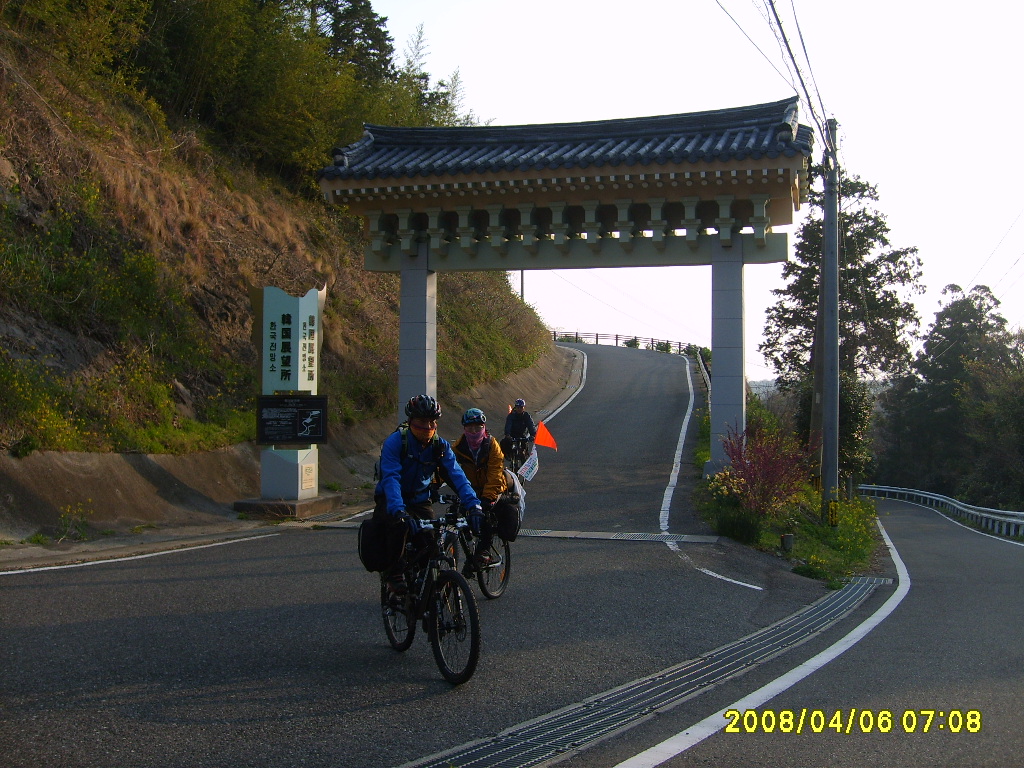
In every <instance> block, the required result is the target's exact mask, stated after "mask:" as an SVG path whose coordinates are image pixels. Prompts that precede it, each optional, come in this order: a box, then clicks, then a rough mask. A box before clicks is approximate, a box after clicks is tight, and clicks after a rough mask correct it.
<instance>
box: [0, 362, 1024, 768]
mask: <svg viewBox="0 0 1024 768" xmlns="http://www.w3.org/2000/svg"><path fill="white" fill-rule="evenodd" d="M585 349H586V352H587V355H588V378H587V384H586V386H585V387H584V388H583V390H582V391H581V392H580V394H579V395H578V396H577V397H576V398H575V399H574V400H573V401H572V403H571V404H570V405H569V406H568V407H567V408H565V409H564V410H563V411H561V412H560V413H558V414H557V416H556V417H555V418H552V419H550V422H549V426H550V429H551V431H552V433H553V434H554V436H555V438H556V439H557V440H558V445H559V450H558V451H557V452H553V451H548V450H546V449H541V450H542V453H541V466H540V472H539V473H538V475H537V477H536V479H535V480H534V481H532V482H531V483H530V484H529V485H528V496H527V519H526V521H525V523H524V524H525V525H526V526H527V527H530V528H534V529H556V530H578V531H605V532H620V533H621V532H634V533H647V534H654V533H657V532H659V531H660V530H661V529H662V525H661V510H662V507H663V504H664V499H665V488H666V484H667V482H668V478H669V477H670V475H671V472H672V464H673V458H674V454H675V450H676V444H677V441H678V437H679V432H680V429H681V426H682V424H683V420H684V418H685V414H686V412H687V411H688V408H689V405H690V394H689V387H688V383H687V376H686V371H685V365H686V362H685V361H684V360H683V359H682V358H679V357H677V356H669V355H664V354H659V353H653V352H645V351H642V350H626V349H621V348H619V349H616V348H610V347H586V348H585ZM683 454H684V463H683V473H682V476H681V480H680V486H679V488H677V489H676V492H675V494H674V495H673V496H672V503H671V505H669V513H670V514H669V516H668V526H667V527H668V530H669V531H671V532H673V533H688V534H706V533H708V532H709V531H708V530H707V528H706V527H705V526H704V524H703V523H702V522H701V521H700V520H699V519H697V518H696V516H695V515H694V514H693V513H692V511H690V507H689V498H688V492H687V491H686V489H687V487H688V486H687V483H688V482H690V481H691V480H692V477H691V476H690V475H688V474H687V473H688V472H690V471H691V470H689V466H692V465H690V464H687V462H688V460H689V459H688V449H684V451H683ZM687 478H690V479H689V480H688V479H687ZM888 504H890V503H887V505H888ZM893 506H894V509H895V511H894V513H893V514H892V515H888V516H886V517H885V525H886V528H887V529H889V530H890V533H891V534H892V537H893V540H894V542H895V543H896V546H897V548H898V549H899V550H900V552H901V553H902V554H903V556H904V558H905V559H906V562H907V567H908V569H909V570H910V574H911V578H912V579H913V584H914V586H913V587H912V589H911V592H910V593H909V594H908V596H907V597H906V598H905V599H904V601H903V603H901V604H900V606H899V607H898V608H897V610H896V611H894V612H893V614H892V616H890V617H889V619H888V620H886V621H885V622H883V623H882V624H881V625H880V626H879V627H878V628H876V629H875V630H874V631H872V632H871V633H869V634H868V635H867V637H866V638H865V639H864V640H863V641H861V642H860V643H858V644H857V645H856V646H854V647H853V648H852V649H850V650H849V651H847V652H846V653H845V654H843V655H842V656H840V657H839V658H838V659H836V660H835V661H833V662H831V663H830V664H828V665H827V666H826V667H824V668H823V669H821V670H819V671H818V672H816V673H815V674H814V675H811V676H810V677H809V678H807V679H806V680H804V681H803V682H802V683H800V684H798V685H796V686H793V687H792V688H790V689H789V690H787V691H785V692H784V693H782V694H780V695H779V697H777V698H776V699H774V700H772V701H771V702H769V703H767V704H765V707H772V708H775V709H779V710H781V709H782V708H784V707H788V708H790V709H800V708H812V709H813V708H817V709H822V710H823V711H825V710H828V711H829V713H830V714H831V712H832V711H835V710H836V709H837V708H842V709H844V710H846V709H849V708H851V707H856V708H857V709H858V710H861V709H865V710H871V711H873V712H877V711H880V710H881V709H882V708H883V707H887V708H888V709H890V710H892V711H894V712H899V713H900V714H902V712H903V711H905V710H909V709H914V710H922V709H931V708H934V709H937V710H943V711H946V710H951V709H954V708H959V710H961V711H963V712H965V713H966V712H967V711H968V710H978V711H981V712H982V714H983V718H984V725H983V729H982V731H981V733H980V734H971V733H967V732H964V729H961V733H959V734H950V733H949V732H948V731H946V732H932V733H929V734H922V733H917V734H912V735H908V734H903V733H899V734H897V733H895V732H892V733H889V734H887V735H886V736H885V738H884V739H881V738H879V737H880V736H881V734H877V733H874V734H868V735H865V736H863V737H862V736H861V735H859V734H851V735H845V734H844V735H839V736H834V737H833V736H832V735H831V734H829V733H825V732H823V733H821V734H811V735H807V736H804V735H801V736H799V737H797V736H796V735H794V734H788V735H782V734H779V733H775V734H771V735H769V734H763V733H756V734H746V733H744V734H739V735H737V734H724V733H719V734H717V735H714V736H711V737H710V738H708V739H706V740H704V741H703V742H701V743H699V744H697V745H696V746H693V747H691V748H690V749H688V750H687V751H685V752H683V753H682V754H681V755H679V756H677V757H675V758H672V762H670V763H669V764H671V765H704V764H716V765H722V764H725V765H762V764H763V765H774V766H785V765H812V764H813V765H819V764H820V765H854V764H856V765H863V764H865V763H866V762H868V760H867V759H865V758H866V757H869V758H870V760H871V762H873V763H875V764H876V765H946V764H960V765H974V764H978V765H982V764H984V765H1013V764H1015V762H1014V760H1015V759H1016V758H1015V757H1014V756H1016V755H1017V754H1018V753H1019V752H1020V743H1019V742H1020V737H1019V736H1018V735H1017V732H1016V731H1014V730H1013V729H1012V728H1011V727H1010V724H1011V723H1012V722H1013V714H1014V713H1013V704H1014V701H1015V700H1016V698H1017V697H1016V696H1015V694H1016V693H1018V692H1019V691H1020V690H1021V687H1020V685H1019V677H1020V673H1019V669H1020V664H1019V661H1020V653H1019V651H1018V648H1019V645H1020V642H1019V641H1020V631H1019V623H1018V622H1017V620H1016V615H1017V613H1018V611H1017V610H1015V609H1017V608H1019V607H1020V602H1021V598H1020V596H1019V595H1016V594H1015V585H1016V584H1019V583H1020V579H1019V578H1018V576H1019V575H1020V574H1019V573H1018V571H1017V570H1016V569H1018V568H1019V565H1017V563H1018V562H1019V560H1020V552H1019V549H1018V548H1017V547H1014V546H1012V545H1009V544H1006V543H1003V542H997V541H995V540H991V539H987V538H984V537H981V536H979V535H978V534H975V533H972V532H968V531H965V530H963V529H960V528H957V527H956V526H953V525H952V524H950V523H948V522H945V521H943V520H942V519H940V518H938V517H937V516H936V515H935V513H933V512H930V511H919V510H916V509H914V508H909V507H906V505H893ZM887 508H888V507H887ZM904 548H906V551H905V550H904ZM678 550H679V551H673V550H672V549H670V548H669V547H667V546H666V545H665V544H663V543H659V542H655V541H643V540H639V541H637V540H607V539H575V538H574V539H551V538H537V537H520V538H519V540H518V541H517V542H516V543H515V544H514V551H513V555H514V565H513V568H514V572H513V578H512V583H511V585H510V587H509V590H508V592H507V593H506V594H505V595H504V596H503V597H501V598H500V599H499V600H496V601H486V600H481V619H482V627H483V641H484V645H483V655H482V658H481V665H480V667H479V668H478V670H477V673H476V675H475V676H474V678H473V679H472V680H471V681H470V682H469V683H467V684H466V685H463V686H460V687H458V688H452V687H451V686H450V685H448V684H447V683H446V682H444V680H443V679H442V678H441V677H440V674H439V673H438V671H437V669H436V667H435V666H434V663H433V658H432V656H431V653H430V650H429V645H428V643H427V642H426V638H425V637H422V636H418V637H417V639H416V641H415V643H414V644H413V646H412V648H411V649H410V650H409V651H407V652H406V653H404V654H398V653H395V652H394V651H393V650H391V648H390V647H389V646H388V644H387V641H386V639H385V637H384V632H383V627H382V625H381V621H380V617H379V608H378V605H377V596H378V591H377V590H378V586H377V582H376V578H375V577H374V576H373V575H372V574H368V573H366V571H364V570H363V569H362V567H361V565H360V564H359V562H358V559H357V558H356V554H355V535H354V531H353V530H351V529H343V528H327V529H319V530H312V529H310V528H308V527H307V528H299V527H292V528H288V529H272V531H271V532H269V533H268V534H267V535H265V536H261V537H259V538H254V539H250V540H246V541H238V542H235V543H230V544H226V545H223V546H215V547H208V548H205V549H190V550H180V551H175V552H171V553H167V554H164V555H161V556H156V557H148V558H143V559H135V560H127V561H121V562H108V563H103V564H95V565H91V566H87V567H78V568H68V569H61V570H50V571H38V572H31V573H16V574H0V755H3V764H4V765H6V766H10V767H11V768H20V767H21V766H32V768H37V767H38V766H119V767H120V766H140V767H142V766H151V765H152V766H156V765H160V766H299V765H302V766H325V767H326V766H334V767H337V766H344V767H345V768H364V767H365V768H388V767H389V766H397V765H400V764H403V763H406V762H409V761H414V760H417V759H418V758H421V757H423V756H426V755H431V754H435V753H437V752H441V751H443V750H447V749H449V748H452V747H455V746H457V745H460V744H464V743H466V742H470V741H473V740H475V739H483V738H487V737H489V736H492V735H494V734H496V733H499V732H501V731H503V730H505V729H508V728H510V727H512V726H514V725H516V724H518V723H522V722H524V721H527V720H530V719H532V718H536V717H540V716H542V715H545V714H546V713H549V712H552V711H553V710H556V709H558V708H560V707H564V706H568V705H571V704H574V703H576V702H579V701H581V700H583V699H586V698H588V697H591V696H594V695H595V694H598V693H600V692H602V691H606V690H608V689H610V688H612V687H614V686H616V685H620V684H623V683H626V682H629V681H631V680H634V679H637V678H639V677H643V676H646V675H650V674H653V673H655V672H658V671H659V670H663V669H665V668H666V667H669V666H671V665H673V664H677V663H679V662H682V661H685V660H687V659H693V658H695V657H697V656H699V655H700V654H703V653H707V652H709V651H711V650H713V649H715V648H718V647H720V646H722V645H723V644H725V643H728V642H731V641H733V640H735V639H737V638H741V637H744V636H746V635H748V634H750V633H752V632H754V631H756V630H758V629H761V628H762V627H765V626H768V625H770V624H772V623H773V622H776V621H778V620H780V619H782V618H784V617H785V616H788V615H790V614H792V613H793V612H795V611H797V610H799V609H800V608H802V607H803V606H805V605H808V604H810V603H812V602H814V601H815V600H817V599H818V598H820V597H822V596H823V595H824V594H825V590H824V589H823V587H822V586H821V585H820V584H819V583H817V582H813V581H809V580H807V579H802V578H800V577H797V576H795V575H794V574H792V573H790V572H789V570H788V567H787V566H786V565H785V563H784V562H783V561H781V560H779V559H778V558H774V557H771V556H770V555H766V554H762V553H756V552H750V551H748V550H746V549H744V548H742V547H739V546H736V545H734V544H731V543H730V542H728V541H720V542H718V543H715V544H680V545H678ZM893 575H895V572H894V571H893ZM719 577H725V578H719ZM727 579H733V581H729V580H727ZM737 582H742V583H737ZM744 584H746V585H750V586H744ZM754 586H756V587H761V589H754V588H752V587H754ZM893 590H894V587H888V588H880V589H879V590H877V591H876V593H875V594H874V595H873V596H872V597H871V598H870V599H869V600H868V601H867V602H866V603H865V604H864V605H863V606H862V607H861V608H860V609H858V610H857V611H856V612H855V614H854V615H852V616H851V617H850V618H848V619H847V620H845V621H844V622H841V623H840V625H838V626H837V627H835V628H834V629H831V630H829V631H827V632H825V633H823V634H822V635H820V636H818V637H815V638H813V639H811V640H810V641H808V642H806V643H804V644H802V645H799V646H798V647H796V648H795V649H793V650H792V651H789V652H787V653H783V654H782V655H781V656H779V657H778V658H776V659H774V660H772V661H770V662H768V663H766V664H763V665H760V666H758V667H755V668H753V669H751V670H750V671H748V672H747V673H746V674H743V675H742V676H740V677H737V678H734V679H732V680H729V681H726V682H724V683H722V684H720V685H718V686H717V687H715V688H714V689H712V690H711V691H710V692H708V693H705V694H703V695H700V696H698V697H696V698H694V699H692V700H690V701H687V702H685V703H683V704H682V705H680V706H678V707H676V708H675V709H673V710H671V711H670V712H668V713H665V714H663V715H661V716H659V717H657V718H654V719H653V720H651V721H650V722H648V723H645V724H643V725H641V726H638V727H636V728H633V729H631V730H629V731H626V732H625V733H623V734H621V735H619V736H617V737H616V738H613V739H610V740H608V741H605V742H603V743H601V744H599V745H597V746H594V747H592V748H590V749H588V750H586V751H585V752H583V753H581V754H580V755H577V756H576V757H572V758H570V759H569V760H568V761H566V762H565V763H564V765H566V766H574V765H581V766H582V765H587V766H591V765H593V766H600V765H615V764H617V763H619V762H620V761H622V760H625V759H627V758H629V757H632V756H634V755H636V754H638V753H641V752H643V750H645V749H647V748H648V747H650V746H651V745H653V744H657V743H659V742H661V741H662V740H663V739H666V738H668V737H670V736H671V735H673V734H675V733H677V732H679V731H682V730H685V729H686V728H688V727H689V726H690V725H692V724H694V723H696V722H698V721H700V720H701V719H703V718H705V717H707V716H708V715H710V714H712V713H714V712H716V711H717V710H718V709H719V708H721V707H724V706H727V705H728V704H729V702H732V701H737V700H739V699H741V698H742V696H743V695H745V694H746V693H748V692H749V691H751V690H754V689H756V688H758V687H760V686H762V685H764V684H766V683H767V682H770V681H771V680H773V679H775V678H776V677H778V676H779V675H780V674H783V673H784V672H786V671H788V670H789V669H792V668H793V667H794V666H796V665H797V664H799V663H801V662H802V661H804V660H805V659H807V658H809V657H810V656H812V655H814V654H815V653H817V652H818V651H819V650H821V649H823V648H825V647H827V646H828V645H830V644H831V643H833V642H835V640H836V639H837V638H839V637H841V636H842V635H843V634H845V633H846V632H847V631H848V630H849V629H850V628H851V627H853V626H855V625H856V624H858V623H860V621H862V620H863V619H864V618H865V617H867V616H869V615H870V614H871V612H872V611H874V610H876V609H877V608H878V607H879V606H880V605H881V604H882V603H883V602H884V601H885V600H886V599H888V597H889V596H890V595H891V594H892V593H893ZM982 593H983V594H982ZM979 594H982V597H978V596H977V595H979ZM994 638H999V639H998V640H997V639H994ZM833 675H835V677H833ZM865 750H868V751H865ZM1000 750H1003V751H1002V752H1000ZM946 757H950V758H952V759H951V760H945V758H946ZM966 757H970V758H977V759H978V762H976V763H973V762H970V761H969V760H966V761H965V760H964V759H961V758H966ZM1000 757H1002V758H1005V759H1003V760H1002V761H1000V759H999V758H1000ZM1010 758H1013V759H1010ZM914 760H918V762H914ZM929 760H930V762H929ZM887 761H888V762H887ZM985 761H990V762H985Z"/></svg>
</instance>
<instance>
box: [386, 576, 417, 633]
mask: <svg viewBox="0 0 1024 768" xmlns="http://www.w3.org/2000/svg"><path fill="white" fill-rule="evenodd" d="M380 613H381V617H382V618H383V619H384V632H386V633H387V636H388V642H389V643H391V647H392V648H394V649H395V650H396V651H405V650H408V649H409V646H410V645H412V641H413V638H414V637H416V617H415V616H414V615H413V608H412V597H411V596H410V595H405V596H403V597H395V596H394V595H392V594H391V591H390V590H389V589H388V586H387V583H386V582H385V581H384V579H383V578H382V579H381V580H380Z"/></svg>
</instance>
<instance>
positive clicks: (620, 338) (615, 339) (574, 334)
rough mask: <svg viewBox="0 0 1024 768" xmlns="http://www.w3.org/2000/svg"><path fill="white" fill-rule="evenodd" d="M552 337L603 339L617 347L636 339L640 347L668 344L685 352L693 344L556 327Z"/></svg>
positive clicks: (589, 341)
mask: <svg viewBox="0 0 1024 768" xmlns="http://www.w3.org/2000/svg"><path fill="white" fill-rule="evenodd" d="M551 338H552V339H553V340H554V341H559V340H561V341H568V340H573V341H575V342H576V343H577V344H600V343H601V341H602V340H604V341H605V342H606V343H608V344H611V345H613V346H616V347H624V346H626V342H627V341H632V340H633V339H636V341H637V344H638V345H639V347H640V349H658V348H659V347H660V346H665V345H667V351H669V352H675V354H677V355H681V354H683V352H684V351H685V350H686V348H687V347H690V346H692V345H691V344H688V343H684V342H682V341H668V340H667V339H646V338H643V337H640V336H626V335H623V334H621V333H581V332H580V331H564V330H560V329H555V330H552V331H551Z"/></svg>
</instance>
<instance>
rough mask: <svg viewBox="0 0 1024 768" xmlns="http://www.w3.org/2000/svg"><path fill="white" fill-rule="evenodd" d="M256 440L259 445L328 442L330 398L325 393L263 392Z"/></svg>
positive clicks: (259, 406) (259, 401) (259, 403)
mask: <svg viewBox="0 0 1024 768" xmlns="http://www.w3.org/2000/svg"><path fill="white" fill-rule="evenodd" d="M256 442H257V443H259V444H260V445H289V444H301V445H309V444H312V443H324V442H327V398H326V397H325V396H322V395H261V396H260V397H259V398H258V401H257V406H256Z"/></svg>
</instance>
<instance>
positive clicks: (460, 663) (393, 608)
mask: <svg viewBox="0 0 1024 768" xmlns="http://www.w3.org/2000/svg"><path fill="white" fill-rule="evenodd" d="M462 522H463V524H465V520H463V521H462ZM419 523H420V526H421V527H422V528H423V529H424V530H425V531H427V532H428V533H429V534H430V545H429V547H426V548H424V549H422V550H417V548H416V546H415V544H413V543H411V542H410V543H407V544H406V562H407V563H408V564H409V565H408V567H407V568H406V570H405V580H406V584H407V585H408V591H407V592H406V594H404V595H394V594H392V592H391V590H390V589H389V588H388V585H387V581H386V579H385V578H384V576H383V574H382V575H381V583H380V606H381V615H382V616H383V618H384V631H385V632H386V633H387V636H388V641H389V642H390V643H391V647H392V648H394V649H395V650H396V651H405V650H407V649H408V648H409V646H411V645H412V641H413V638H414V637H415V636H416V625H417V624H419V623H420V622H422V623H423V630H424V631H425V632H426V633H427V636H428V637H429V638H430V647H431V649H433V651H434V661H436V662H437V668H438V669H439V670H441V674H442V675H443V676H444V679H445V680H447V681H448V682H450V683H451V684H452V685H461V684H462V683H464V682H466V681H467V680H469V678H471V677H472V676H473V672H474V671H475V670H476V665H477V662H478V661H479V660H480V610H479V607H478V606H477V602H476V597H474V595H473V591H472V590H471V589H470V588H469V582H467V581H466V579H465V577H463V576H462V574H460V573H459V572H458V571H457V570H454V568H455V562H454V561H453V560H452V559H451V558H449V557H448V556H447V555H446V554H445V553H444V550H443V549H442V546H441V542H442V537H443V535H444V530H445V527H446V522H445V521H443V520H434V521H431V520H420V521H419Z"/></svg>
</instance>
